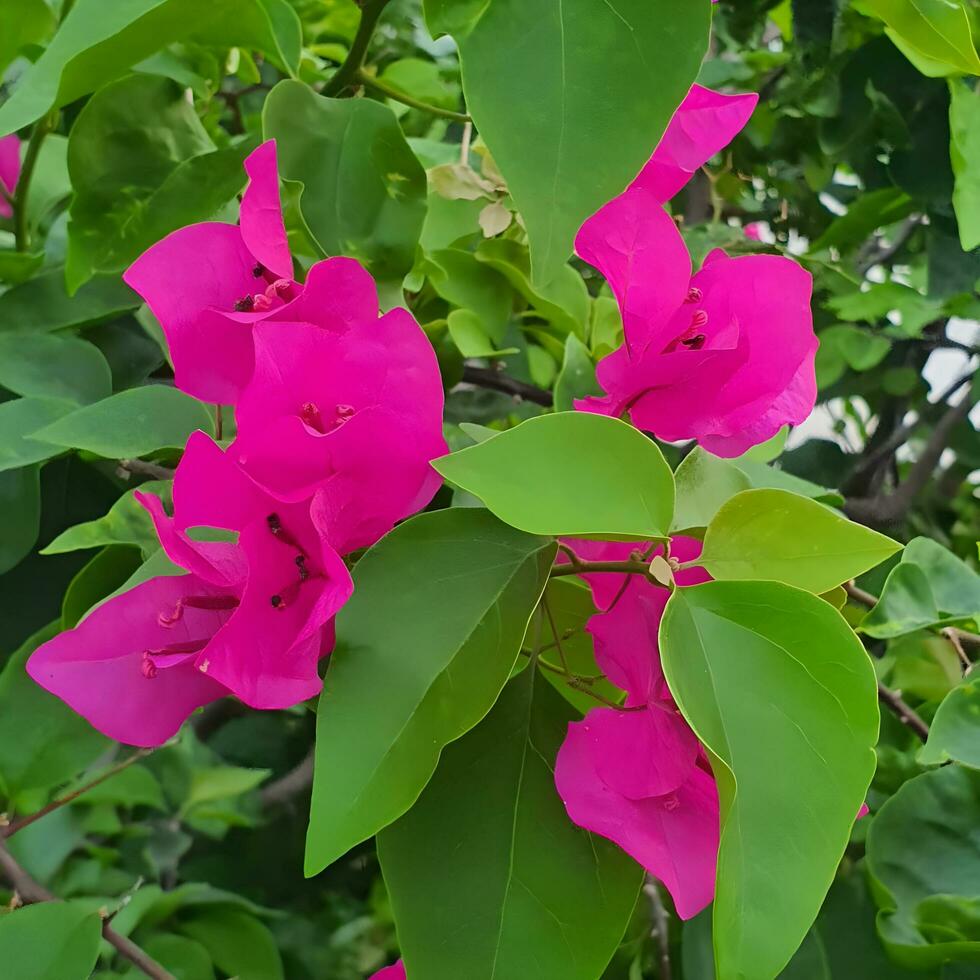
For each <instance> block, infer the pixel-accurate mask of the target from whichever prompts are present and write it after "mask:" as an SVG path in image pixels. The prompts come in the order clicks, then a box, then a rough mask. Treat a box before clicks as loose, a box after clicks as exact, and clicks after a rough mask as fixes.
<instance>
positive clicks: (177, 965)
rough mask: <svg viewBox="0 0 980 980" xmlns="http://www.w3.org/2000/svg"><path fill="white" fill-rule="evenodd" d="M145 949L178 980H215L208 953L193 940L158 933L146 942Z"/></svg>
mask: <svg viewBox="0 0 980 980" xmlns="http://www.w3.org/2000/svg"><path fill="white" fill-rule="evenodd" d="M144 948H145V950H146V952H147V954H148V955H149V956H152V957H153V959H155V960H156V961H157V962H158V963H159V964H160V965H161V966H162V967H165V968H166V969H167V970H169V971H170V973H172V974H173V975H174V977H176V978H177V980H214V968H213V967H212V966H211V957H210V956H209V955H208V951H207V950H206V949H205V948H204V946H202V945H201V944H200V943H198V942H195V941H194V940H193V939H185V938H184V937H183V936H171V935H167V934H165V933H156V934H154V935H152V936H150V938H149V939H148V940H146V942H145V943H144Z"/></svg>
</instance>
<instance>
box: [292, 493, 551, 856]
mask: <svg viewBox="0 0 980 980" xmlns="http://www.w3.org/2000/svg"><path fill="white" fill-rule="evenodd" d="M554 553H555V549H554V545H553V544H552V543H550V542H547V541H544V540H542V539H541V538H535V537H530V536H528V535H526V534H522V533H520V532H518V531H515V530H513V529H511V528H508V527H507V526H506V525H504V524H501V523H500V522H499V521H497V520H496V519H494V518H493V517H492V516H491V515H490V514H488V513H487V512H486V511H484V510H480V509H474V508H453V509H451V510H443V511H436V512H435V513H431V514H423V515H421V516H420V517H416V518H414V519H413V520H411V521H408V522H407V523H405V524H402V525H401V526H399V527H398V528H396V529H395V530H394V531H393V532H392V533H391V534H389V535H388V536H387V537H386V538H383V539H382V540H381V542H380V543H379V544H377V545H375V546H374V548H372V549H371V551H370V552H368V554H367V555H366V556H365V557H364V558H362V559H361V560H360V561H359V562H358V564H357V567H356V569H355V574H354V578H355V586H356V588H355V592H354V597H353V598H352V599H351V600H350V602H348V604H347V605H346V606H345V607H344V608H343V610H342V611H341V613H340V615H339V616H338V621H337V648H336V649H335V650H334V652H333V654H332V655H331V657H330V667H329V669H328V671H327V677H326V680H325V682H324V691H323V694H322V695H321V696H320V705H319V708H318V710H317V741H316V744H317V751H316V769H315V775H314V780H313V802H312V808H311V813H310V828H309V833H308V836H307V845H306V873H307V874H308V875H310V874H316V873H317V872H318V871H321V870H322V869H323V868H324V867H326V865H328V864H330V863H331V862H332V861H334V860H336V859H337V858H339V857H341V856H342V855H343V854H345V853H346V852H347V851H349V850H350V848H351V847H353V846H354V845H355V844H358V843H360V842H361V841H362V840H365V839H367V838H368V837H370V836H371V835H372V834H374V833H376V832H377V831H378V830H380V829H381V828H382V827H384V826H386V825H387V824H389V823H391V821H393V820H395V819H397V818H398V817H400V816H401V815H402V814H403V813H404V812H405V811H406V810H407V809H408V808H409V807H410V806H411V805H412V803H414V802H415V800H416V798H417V797H418V794H419V793H420V792H421V790H422V788H423V787H424V786H425V784H426V783H427V782H428V780H429V778H430V777H431V775H432V773H433V771H434V770H435V767H436V763H437V762H438V759H439V754H440V752H441V751H442V748H443V746H445V745H446V744H447V743H449V742H451V741H453V740H454V739H457V738H459V736H460V735H462V734H464V732H466V731H468V730H469V729H470V728H472V727H473V725H475V724H476V723H477V722H478V721H479V720H480V719H481V718H482V717H483V716H484V715H485V714H486V713H487V711H488V710H489V709H490V706H491V705H492V704H493V702H494V701H495V700H496V698H497V695H498V693H499V692H500V690H501V688H502V687H503V685H504V683H505V682H506V680H507V677H508V675H509V674H510V672H511V668H512V667H513V665H514V661H515V660H516V659H517V655H518V651H519V650H520V646H521V641H522V639H523V637H524V631H525V629H526V628H527V624H528V620H529V619H530V616H531V612H532V611H533V609H534V607H535V605H536V604H537V600H538V597H539V596H540V594H541V590H542V589H543V588H544V584H545V581H546V578H547V573H548V569H549V567H550V566H551V562H552V560H553V558H554Z"/></svg>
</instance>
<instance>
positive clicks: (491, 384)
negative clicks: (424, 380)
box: [463, 364, 554, 408]
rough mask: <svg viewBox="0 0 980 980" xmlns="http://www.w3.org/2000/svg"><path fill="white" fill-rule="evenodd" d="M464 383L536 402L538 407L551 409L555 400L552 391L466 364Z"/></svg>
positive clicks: (497, 372)
mask: <svg viewBox="0 0 980 980" xmlns="http://www.w3.org/2000/svg"><path fill="white" fill-rule="evenodd" d="M463 381H465V382H466V383H467V384H471V385H476V386H477V387H478V388H490V389H492V390H493V391H502V392H503V393H504V394H505V395H512V396H513V397H514V398H520V399H522V400H523V401H526V402H534V404H536V405H543V406H544V407H545V408H551V406H552V405H553V404H554V398H553V397H552V394H551V392H550V391H545V389H544V388H538V387H537V385H529V384H527V383H526V382H524V381H518V380H517V379H516V378H512V377H510V376H509V375H506V374H503V373H502V372H500V371H494V370H493V369H492V368H481V367H474V366H473V365H472V364H466V365H464V367H463Z"/></svg>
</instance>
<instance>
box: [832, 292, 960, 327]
mask: <svg viewBox="0 0 980 980" xmlns="http://www.w3.org/2000/svg"><path fill="white" fill-rule="evenodd" d="M827 306H828V307H829V308H830V309H831V310H833V311H834V312H835V313H836V314H837V315H838V316H839V317H840V318H841V319H842V320H850V321H852V322H857V321H861V320H865V321H867V322H869V323H876V322H877V321H879V320H883V319H884V318H885V317H886V316H888V315H889V314H890V313H897V314H898V315H899V317H900V320H901V324H900V326H894V327H891V328H890V329H891V330H892V331H893V332H894V333H895V334H896V335H897V336H900V337H917V336H919V334H920V333H921V332H922V328H923V327H925V326H926V325H927V324H929V323H932V321H933V320H935V319H936V318H937V317H939V316H940V315H941V313H942V304H941V302H939V301H938V300H935V299H932V298H929V297H926V296H923V295H922V294H921V293H919V292H917V291H916V290H914V289H913V288H912V287H911V286H905V285H903V284H902V283H898V282H882V283H874V284H873V285H871V287H870V288H868V289H866V290H863V291H860V292H853V293H844V294H842V295H840V296H834V297H832V298H831V299H829V300H828V301H827Z"/></svg>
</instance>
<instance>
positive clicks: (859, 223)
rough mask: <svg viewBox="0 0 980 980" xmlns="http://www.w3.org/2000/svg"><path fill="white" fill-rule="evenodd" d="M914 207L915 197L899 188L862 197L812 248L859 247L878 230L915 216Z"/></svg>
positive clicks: (831, 224) (883, 189) (814, 249)
mask: <svg viewBox="0 0 980 980" xmlns="http://www.w3.org/2000/svg"><path fill="white" fill-rule="evenodd" d="M913 207H914V205H913V203H912V198H911V197H909V196H908V194H906V193H905V192H904V191H902V190H900V189H899V188H897V187H885V188H882V189H881V190H877V191H871V192H870V193H868V194H862V195H861V196H860V197H859V198H858V199H857V200H856V201H855V202H854V203H853V204H852V205H851V206H850V207H849V208H848V209H847V214H844V215H841V216H840V217H839V218H835V219H834V220H833V221H832V222H831V223H830V227H829V228H828V229H827V230H826V231H825V232H824V233H823V234H822V235H821V236H820V237H819V238H818V239H817V240H816V241H815V242H813V244H812V245H811V246H810V251H811V252H821V251H823V250H824V249H825V248H838V249H842V250H850V249H854V248H857V247H858V246H859V245H861V244H863V242H864V241H865V240H866V239H867V237H868V235H870V234H871V233H872V232H873V231H875V229H877V228H885V227H887V226H888V225H890V224H894V223H895V222H896V221H901V220H902V218H904V217H907V216H908V215H909V214H911V213H912V210H913Z"/></svg>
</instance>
